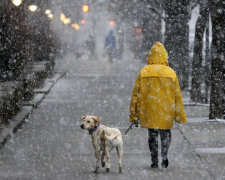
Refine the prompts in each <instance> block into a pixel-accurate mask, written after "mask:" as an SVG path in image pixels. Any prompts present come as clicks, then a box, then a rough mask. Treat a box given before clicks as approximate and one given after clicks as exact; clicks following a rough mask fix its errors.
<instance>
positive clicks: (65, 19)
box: [60, 13, 71, 24]
mask: <svg viewBox="0 0 225 180" xmlns="http://www.w3.org/2000/svg"><path fill="white" fill-rule="evenodd" d="M60 20H61V21H62V22H63V23H64V24H69V23H70V22H71V19H70V18H67V17H66V16H65V14H63V13H61V14H60Z"/></svg>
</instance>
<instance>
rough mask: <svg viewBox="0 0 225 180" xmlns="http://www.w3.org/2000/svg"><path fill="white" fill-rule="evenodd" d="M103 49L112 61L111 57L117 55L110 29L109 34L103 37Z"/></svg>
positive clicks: (114, 40)
mask: <svg viewBox="0 0 225 180" xmlns="http://www.w3.org/2000/svg"><path fill="white" fill-rule="evenodd" d="M104 49H106V51H107V53H108V56H109V61H110V62H112V59H113V58H114V57H116V56H117V49H116V38H115V35H114V33H113V31H112V30H110V31H109V34H108V35H107V36H106V38H105V45H104Z"/></svg>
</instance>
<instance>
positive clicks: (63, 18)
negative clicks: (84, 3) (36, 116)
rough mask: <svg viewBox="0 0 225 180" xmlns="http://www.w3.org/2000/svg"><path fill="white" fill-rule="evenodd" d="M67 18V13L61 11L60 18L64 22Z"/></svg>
mask: <svg viewBox="0 0 225 180" xmlns="http://www.w3.org/2000/svg"><path fill="white" fill-rule="evenodd" d="M65 19H66V16H65V14H63V13H61V14H60V20H61V21H62V22H63V21H64V20H65Z"/></svg>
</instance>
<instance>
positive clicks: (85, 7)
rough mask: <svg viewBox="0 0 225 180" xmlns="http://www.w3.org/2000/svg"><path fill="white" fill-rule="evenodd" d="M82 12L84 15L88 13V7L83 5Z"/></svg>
mask: <svg viewBox="0 0 225 180" xmlns="http://www.w3.org/2000/svg"><path fill="white" fill-rule="evenodd" d="M82 10H83V12H84V13H86V12H88V10H89V7H88V5H83V7H82Z"/></svg>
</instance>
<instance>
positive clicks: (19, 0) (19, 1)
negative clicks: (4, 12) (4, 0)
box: [12, 0, 22, 6]
mask: <svg viewBox="0 0 225 180" xmlns="http://www.w3.org/2000/svg"><path fill="white" fill-rule="evenodd" d="M12 3H13V4H14V5H15V6H20V4H21V3H22V0H12Z"/></svg>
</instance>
